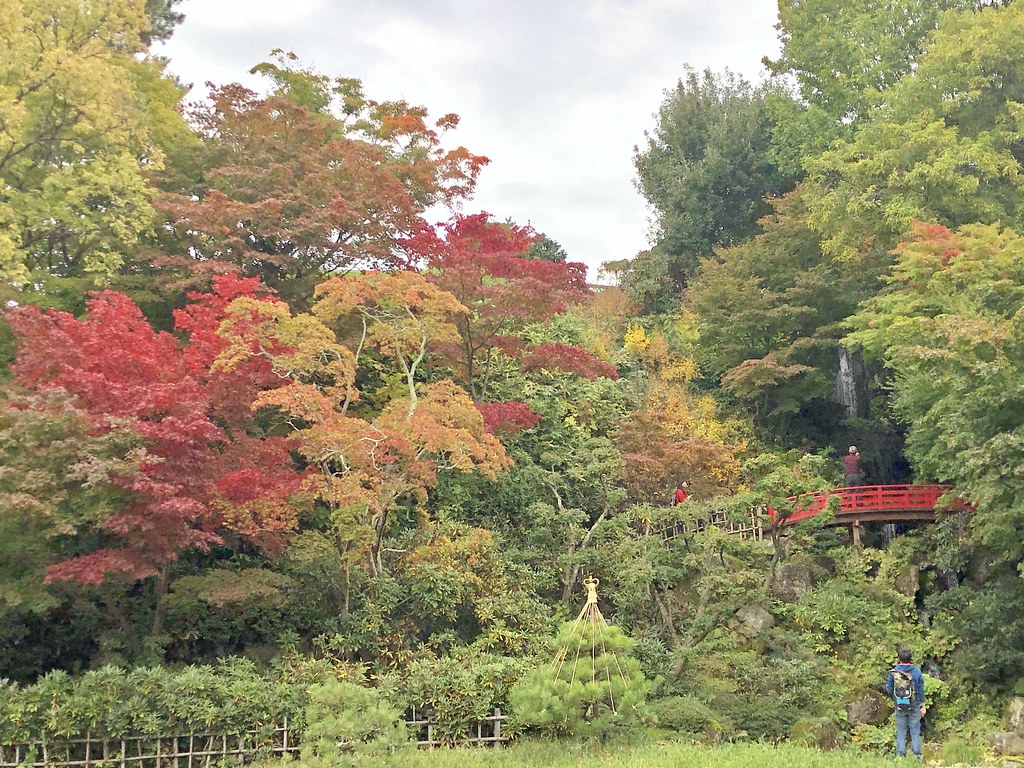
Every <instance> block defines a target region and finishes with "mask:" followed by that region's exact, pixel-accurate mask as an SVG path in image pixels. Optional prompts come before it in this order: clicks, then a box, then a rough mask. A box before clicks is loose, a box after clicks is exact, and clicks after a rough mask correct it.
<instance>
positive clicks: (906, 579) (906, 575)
mask: <svg viewBox="0 0 1024 768" xmlns="http://www.w3.org/2000/svg"><path fill="white" fill-rule="evenodd" d="M920 587H921V569H920V568H918V567H917V566H916V565H908V566H907V567H906V568H905V569H904V570H903V571H901V572H900V574H899V575H898V576H897V577H896V591H897V592H899V593H900V594H901V595H906V596H907V597H913V596H914V595H916V594H917V590H918V589H919V588H920Z"/></svg>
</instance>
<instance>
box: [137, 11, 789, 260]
mask: <svg viewBox="0 0 1024 768" xmlns="http://www.w3.org/2000/svg"><path fill="white" fill-rule="evenodd" d="M178 9H179V10H180V11H181V12H183V13H184V14H185V21H184V23H183V24H182V25H181V26H179V27H178V28H177V30H176V31H175V33H174V36H173V37H172V38H171V39H170V41H169V42H167V43H166V44H164V45H162V46H160V48H158V50H157V53H159V54H160V55H162V56H166V57H168V58H169V59H170V69H171V71H172V72H174V73H175V74H176V75H178V76H179V77H180V78H181V80H182V81H183V82H185V83H190V84H192V85H193V86H194V89H193V92H192V94H191V96H190V98H193V99H195V98H200V97H202V96H204V95H205V94H206V89H205V86H204V84H205V82H207V81H211V82H213V83H216V84H218V85H222V84H225V83H230V82H241V83H243V84H245V85H248V86H250V87H253V88H255V89H257V90H260V89H263V88H265V87H266V83H265V81H263V80H262V79H261V78H259V77H257V76H253V75H249V74H248V71H249V69H250V68H251V67H252V66H253V65H255V64H257V63H259V62H261V61H265V60H267V58H268V56H269V54H270V51H272V50H273V49H275V48H280V49H283V50H286V51H293V52H295V53H296V54H298V56H299V58H300V60H301V62H302V63H303V64H304V65H309V66H312V67H314V68H315V69H316V70H318V71H319V72H321V73H323V74H327V75H332V76H341V77H357V78H359V79H361V80H362V81H363V87H364V91H365V93H366V95H367V96H368V97H369V98H371V99H375V100H378V101H386V100H391V99H405V100H407V101H409V102H411V103H413V104H419V105H423V106H425V107H427V109H428V110H429V111H430V114H431V115H433V116H434V117H440V116H442V115H444V114H446V113H448V112H455V113H457V114H458V115H460V116H461V118H462V122H461V123H460V125H459V127H458V128H457V129H456V130H455V131H453V132H452V133H450V134H449V135H448V136H447V137H446V139H445V145H446V146H449V147H453V146H457V145H462V146H465V147H466V148H468V149H469V150H471V151H472V152H475V153H477V154H483V155H486V156H487V157H488V158H490V160H491V163H490V165H489V166H487V167H486V168H485V169H484V171H483V173H482V174H481V176H480V180H479V183H478V185H477V190H476V193H475V195H474V197H473V199H472V200H470V201H468V202H467V203H465V204H464V205H463V209H462V210H463V212H465V213H475V212H477V211H487V212H488V213H490V214H492V215H493V216H494V217H495V218H497V219H500V220H505V219H512V220H513V221H514V222H516V223H517V224H529V225H531V226H532V227H533V228H534V229H535V230H537V231H538V232H542V233H544V234H546V235H548V236H549V237H551V238H553V239H554V240H556V241H558V242H559V243H560V244H561V245H562V247H563V248H565V250H566V251H567V252H568V253H569V257H570V259H571V260H572V261H582V262H584V263H585V264H587V266H588V269H589V274H590V279H591V280H596V279H597V278H598V269H599V267H600V265H601V263H602V262H605V261H613V260H618V259H623V258H631V257H632V256H634V255H635V254H636V253H638V252H639V251H641V250H644V249H645V248H647V247H649V245H650V235H651V212H650V210H649V209H648V206H647V204H646V202H645V201H644V199H643V198H642V196H641V195H640V194H639V193H638V192H637V191H636V187H635V184H634V181H635V177H636V172H635V169H634V167H633V151H634V147H635V146H636V145H641V146H642V145H643V143H644V140H645V139H644V134H645V131H650V130H652V129H653V128H654V125H655V115H656V112H657V110H658V107H659V105H660V104H661V102H662V101H663V99H664V98H665V91H666V90H668V89H672V88H674V87H675V85H676V83H677V82H678V80H679V79H680V77H682V76H683V74H684V73H685V68H686V66H687V65H689V66H691V67H693V68H695V69H705V68H710V69H713V70H715V71H721V70H722V69H725V68H729V69H731V70H732V71H733V72H736V73H738V74H740V75H743V76H744V77H745V78H747V79H748V80H751V81H755V82H756V81H759V80H760V79H761V78H762V76H763V74H764V69H763V66H762V65H761V59H762V57H764V56H766V55H767V56H775V55H777V53H778V41H777V38H776V32H775V29H774V25H775V22H776V18H777V5H776V0H632V1H630V0H183V2H182V3H181V4H180V6H178Z"/></svg>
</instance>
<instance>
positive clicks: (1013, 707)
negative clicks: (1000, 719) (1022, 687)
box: [1006, 696, 1024, 736]
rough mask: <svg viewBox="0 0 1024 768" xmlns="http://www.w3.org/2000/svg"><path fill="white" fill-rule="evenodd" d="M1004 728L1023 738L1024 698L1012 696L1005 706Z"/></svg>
mask: <svg viewBox="0 0 1024 768" xmlns="http://www.w3.org/2000/svg"><path fill="white" fill-rule="evenodd" d="M1006 726H1007V727H1008V728H1009V729H1010V730H1011V731H1014V732H1015V733H1019V734H1020V735H1021V736H1024V696H1014V697H1013V698H1012V699H1010V701H1009V703H1008V704H1007V705H1006Z"/></svg>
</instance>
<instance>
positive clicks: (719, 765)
mask: <svg viewBox="0 0 1024 768" xmlns="http://www.w3.org/2000/svg"><path fill="white" fill-rule="evenodd" d="M393 764H394V765H401V766H403V768H406V767H408V768H663V767H664V768H705V766H707V767H708V768H762V766H763V768H798V767H799V768H880V767H881V766H890V767H891V766H892V765H893V763H892V761H891V760H888V759H882V758H878V757H868V756H864V755H858V754H855V753H852V752H821V751H819V750H815V749H807V748H804V747H796V746H788V745H783V746H779V747H772V746H766V745H763V744H730V745H726V746H721V747H700V746H694V745H689V744H675V743H666V744H643V745H638V746H616V747H608V748H602V747H590V748H588V747H586V746H584V745H581V744H559V743H553V742H544V741H521V742H517V743H516V744H514V745H513V746H511V747H508V748H506V749H479V748H476V749H453V750H438V751H436V752H425V751H417V752H414V753H404V754H402V755H400V756H397V757H396V760H395V762H394V763H393ZM915 764H916V763H915ZM906 765H907V766H910V765H911V763H909V762H908V763H906Z"/></svg>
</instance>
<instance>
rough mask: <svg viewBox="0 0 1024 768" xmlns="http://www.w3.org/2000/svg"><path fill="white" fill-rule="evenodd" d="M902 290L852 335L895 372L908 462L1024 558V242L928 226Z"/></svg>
mask: <svg viewBox="0 0 1024 768" xmlns="http://www.w3.org/2000/svg"><path fill="white" fill-rule="evenodd" d="M889 282H890V289H889V290H888V291H886V292H884V293H882V294H880V295H879V296H877V297H875V298H874V299H872V300H870V301H868V302H867V303H866V304H865V306H864V308H863V309H862V310H861V311H860V312H859V313H858V314H856V315H855V316H854V317H853V318H852V319H851V324H852V325H853V327H854V328H855V329H856V330H855V331H854V333H852V334H851V335H850V337H849V340H850V342H851V343H853V344H856V345H860V346H862V347H863V348H864V349H866V350H867V351H868V352H869V353H871V354H873V355H876V356H878V357H879V358H881V359H883V360H884V361H885V362H886V364H887V365H888V366H889V367H890V368H891V369H892V371H893V382H892V388H893V393H894V400H893V403H894V407H895V409H896V413H897V414H898V415H899V416H900V417H901V418H902V419H903V421H904V422H905V423H906V424H907V430H908V431H907V445H906V452H907V456H908V457H909V458H910V460H911V462H912V463H913V464H914V466H915V467H916V469H917V471H918V473H919V474H920V475H922V476H923V477H929V478H935V479H937V480H941V481H945V482H952V483H954V484H955V486H956V492H957V495H958V496H960V497H961V498H963V499H966V500H968V501H970V502H973V503H974V504H975V505H976V506H975V508H974V510H973V512H972V513H971V514H970V516H969V522H968V526H969V530H970V531H971V533H972V535H973V537H974V539H975V541H976V542H978V543H980V544H982V545H984V546H985V547H986V548H988V549H989V550H990V551H991V552H993V553H995V554H996V556H998V557H1002V558H1005V559H1006V560H1007V561H1009V562H1020V561H1021V557H1022V556H1024V545H1022V541H1024V537H1022V535H1021V534H1022V532H1024V516H1022V514H1021V509H1024V478H1022V477H1021V475H1020V473H1019V472H1018V471H1017V470H1016V468H1018V467H1022V466H1024V324H1022V320H1024V311H1022V310H1024V238H1022V237H1021V236H1020V235H1018V234H1017V233H1016V232H1014V231H1013V230H1010V229H1003V230H1000V229H999V228H997V227H994V226H990V225H980V224H975V225H968V226H964V227H962V228H961V229H960V230H959V231H957V232H952V231H950V230H948V229H946V228H945V227H941V226H937V225H932V226H921V227H919V228H918V229H917V231H916V234H915V237H914V238H913V239H912V240H911V241H909V242H907V243H904V244H903V245H901V246H900V247H899V248H898V249H897V263H896V266H895V267H894V269H893V272H892V275H891V277H890V278H889Z"/></svg>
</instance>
